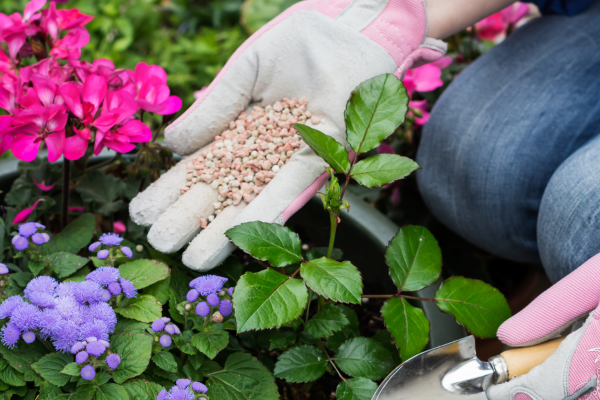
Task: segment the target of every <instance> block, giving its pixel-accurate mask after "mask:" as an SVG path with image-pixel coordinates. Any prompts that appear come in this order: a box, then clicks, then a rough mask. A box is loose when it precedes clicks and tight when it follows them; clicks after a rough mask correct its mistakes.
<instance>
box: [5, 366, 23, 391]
mask: <svg viewBox="0 0 600 400" xmlns="http://www.w3.org/2000/svg"><path fill="white" fill-rule="evenodd" d="M0 380H1V381H2V382H4V383H6V384H8V385H11V386H25V380H24V379H23V374H22V373H20V372H19V371H17V370H16V369H14V368H12V367H7V368H4V369H3V370H2V371H0Z"/></svg>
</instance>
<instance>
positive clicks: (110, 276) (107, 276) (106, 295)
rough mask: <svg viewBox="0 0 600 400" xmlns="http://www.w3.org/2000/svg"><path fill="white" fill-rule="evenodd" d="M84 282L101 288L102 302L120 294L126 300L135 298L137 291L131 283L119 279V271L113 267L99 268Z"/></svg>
mask: <svg viewBox="0 0 600 400" xmlns="http://www.w3.org/2000/svg"><path fill="white" fill-rule="evenodd" d="M85 279H86V281H90V282H95V283H97V284H98V285H100V286H102V288H103V289H102V290H103V291H102V296H103V297H102V300H104V301H108V300H110V298H111V296H118V295H120V294H121V293H123V294H124V295H125V297H127V298H132V297H135V296H137V290H136V289H135V287H134V286H133V283H131V281H128V280H127V279H125V278H121V275H120V273H119V270H118V269H117V268H114V267H100V268H98V269H96V270H95V271H92V272H90V273H89V274H88V276H86V277H85Z"/></svg>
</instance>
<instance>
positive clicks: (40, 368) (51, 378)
mask: <svg viewBox="0 0 600 400" xmlns="http://www.w3.org/2000/svg"><path fill="white" fill-rule="evenodd" d="M71 362H73V355H72V354H64V353H52V354H47V355H45V356H44V357H42V358H41V359H40V361H38V362H36V363H34V364H31V368H33V370H34V371H35V372H37V373H38V374H40V376H41V377H42V378H44V379H45V380H47V381H48V382H50V383H51V384H53V385H56V386H58V387H61V386H64V385H66V384H67V382H69V376H68V375H65V374H61V371H62V370H63V368H64V367H65V366H66V365H67V364H69V363H71Z"/></svg>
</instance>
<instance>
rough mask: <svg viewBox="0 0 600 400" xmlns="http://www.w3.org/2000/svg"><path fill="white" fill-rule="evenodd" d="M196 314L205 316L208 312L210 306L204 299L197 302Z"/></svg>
mask: <svg viewBox="0 0 600 400" xmlns="http://www.w3.org/2000/svg"><path fill="white" fill-rule="evenodd" d="M196 314H198V315H199V316H201V317H206V316H207V315H208V314H210V307H209V306H208V304H206V302H205V301H203V302H201V303H198V305H197V306H196Z"/></svg>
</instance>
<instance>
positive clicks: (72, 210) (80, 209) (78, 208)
mask: <svg viewBox="0 0 600 400" xmlns="http://www.w3.org/2000/svg"><path fill="white" fill-rule="evenodd" d="M82 211H85V207H69V212H82Z"/></svg>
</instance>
